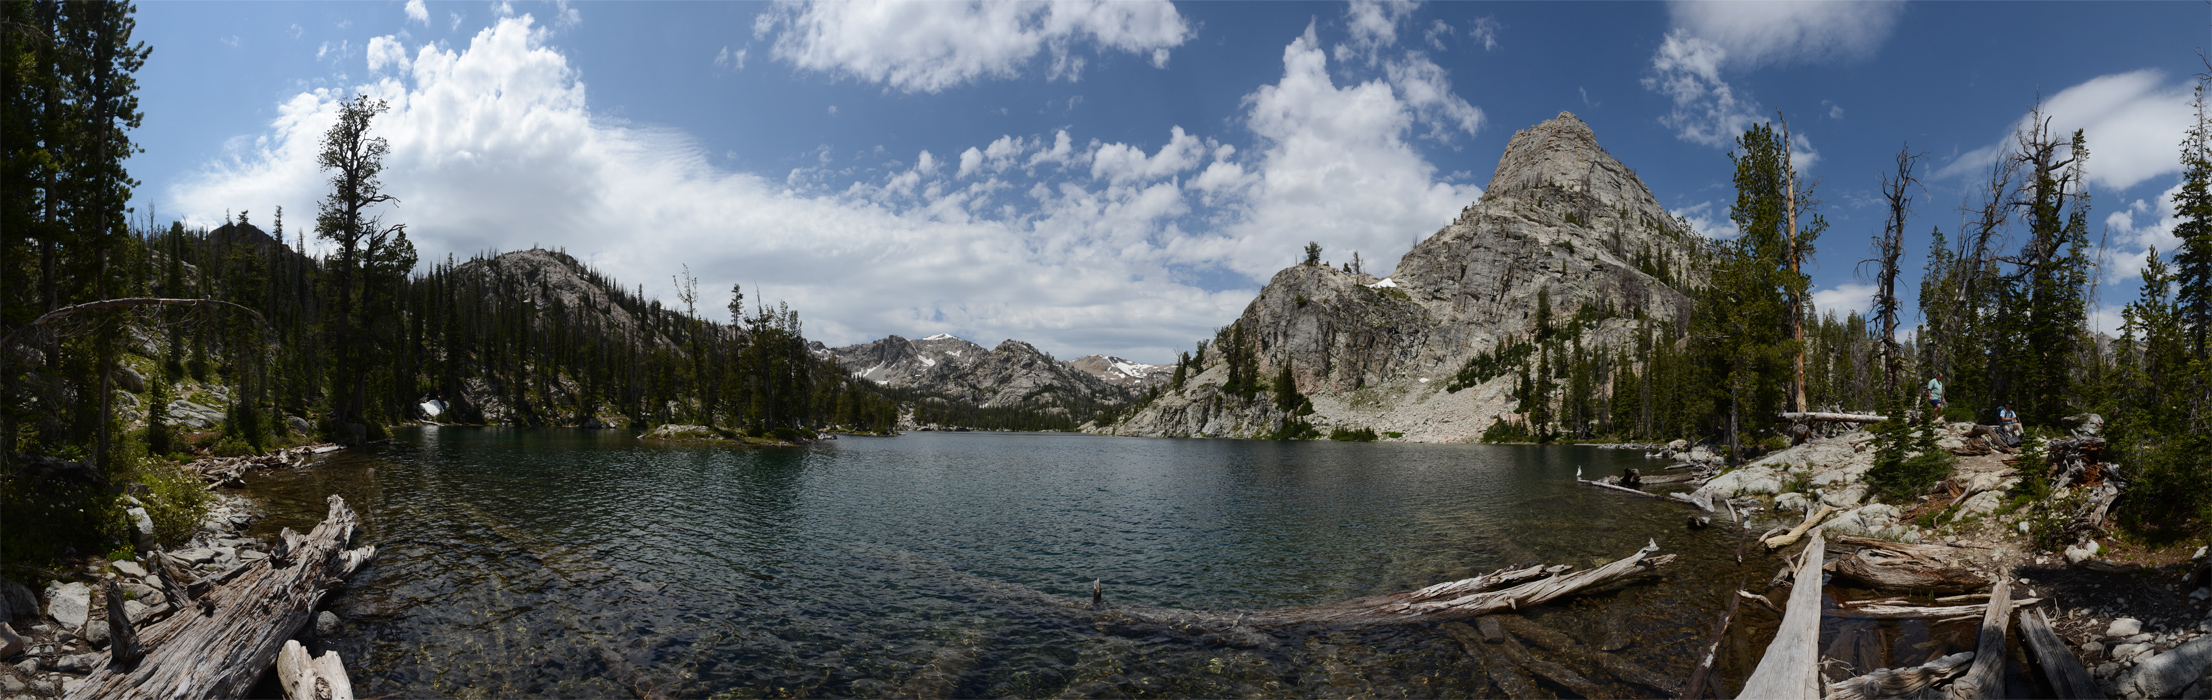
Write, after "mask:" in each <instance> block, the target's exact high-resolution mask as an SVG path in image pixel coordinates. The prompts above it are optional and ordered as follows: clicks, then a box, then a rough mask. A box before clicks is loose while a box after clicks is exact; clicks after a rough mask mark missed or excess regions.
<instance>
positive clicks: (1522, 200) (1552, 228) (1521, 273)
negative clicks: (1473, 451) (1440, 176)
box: [1095, 112, 1702, 441]
mask: <svg viewBox="0 0 2212 700" xmlns="http://www.w3.org/2000/svg"><path fill="white" fill-rule="evenodd" d="M1701 241H1702V239H1701V238H1700V237H1699V236H1698V235H1697V234H1696V233H1695V232H1693V231H1692V230H1691V229H1690V227H1689V226H1688V225H1687V224H1685V223H1683V222H1682V221H1680V220H1678V219H1676V218H1675V217H1674V216H1673V215H1671V214H1669V213H1668V212H1667V211H1666V209H1665V208H1664V207H1661V206H1660V205H1659V203H1658V200H1657V199H1656V198H1654V197H1653V196H1652V194H1651V191H1650V189H1649V188H1647V187H1646V186H1645V185H1644V183H1643V181H1642V180H1641V179H1639V178H1637V176H1636V174H1635V172H1634V171H1632V170H1630V169H1629V168H1628V167H1627V166H1625V165H1622V164H1621V163H1620V161H1618V160H1615V159H1614V158H1613V157H1612V156H1611V155H1610V154H1608V153H1606V152H1605V149H1604V148H1603V147H1601V146H1599V145H1598V142H1597V137H1596V135H1595V134H1594V133H1593V132H1591V130H1590V127H1589V126H1588V125H1586V124H1584V123H1582V121H1581V120H1580V119H1577V118H1575V116H1574V115H1573V114H1569V113H1565V112H1562V113H1560V115H1559V116H1558V117H1557V118H1555V119H1552V120H1549V121H1546V122H1544V123H1542V124H1538V125H1536V126H1534V127H1531V128H1528V129H1525V130H1522V131H1520V132H1518V133H1516V134H1514V135H1513V138H1512V140H1511V141H1510V142H1509V143H1508V144H1507V146H1506V150H1505V154H1504V156H1503V157H1502V158H1500V159H1499V161H1498V168H1497V171H1496V172H1495V173H1494V174H1493V175H1492V176H1491V180H1490V186H1489V188H1488V189H1487V190H1485V192H1484V194H1483V196H1482V198H1481V199H1480V200H1479V201H1477V202H1475V203H1473V204H1470V205H1468V206H1467V207H1466V208H1465V209H1463V210H1462V211H1461V213H1460V215H1459V217H1458V218H1457V219H1455V220H1453V221H1452V222H1451V223H1450V224H1448V225H1446V226H1445V227H1444V228H1443V229H1441V230H1439V231H1437V232H1435V234H1434V235H1431V236H1429V237H1428V238H1427V239H1426V240H1423V241H1421V242H1420V243H1419V244H1418V245H1415V246H1414V248H1413V250H1412V251H1411V252H1408V253H1406V255H1405V257H1403V258H1401V259H1400V260H1399V263H1398V266H1397V269H1396V270H1395V271H1394V272H1393V273H1392V274H1391V275H1390V276H1389V277H1386V278H1381V279H1377V278H1375V277H1372V276H1368V275H1364V274H1360V273H1357V272H1349V271H1344V270H1340V269H1335V268H1331V267H1328V266H1326V265H1299V266H1295V267H1291V268H1289V269H1286V270H1283V271H1281V272H1278V273H1276V275H1275V277H1274V278H1273V279H1271V280H1269V282H1268V284H1267V286H1266V287H1265V288H1264V289H1262V290H1261V292H1260V294H1259V297H1258V298H1256V299H1253V300H1252V303H1251V304H1250V305H1249V306H1247V307H1246V308H1245V311H1244V313H1243V314H1242V315H1241V316H1240V317H1239V318H1238V319H1237V321H1236V323H1237V324H1238V325H1240V326H1241V327H1242V328H1243V329H1244V331H1245V333H1246V334H1247V336H1248V337H1249V338H1250V342H1251V343H1252V346H1253V350H1254V355H1255V357H1256V359H1257V364H1258V376H1260V377H1275V376H1277V375H1278V373H1279V372H1280V370H1281V367H1282V365H1283V364H1284V363H1288V364H1289V366H1290V369H1291V374H1292V376H1293V377H1295V378H1296V381H1297V383H1298V388H1299V390H1300V391H1301V392H1304V393H1305V394H1307V395H1309V396H1310V397H1312V400H1313V405H1314V415H1313V416H1311V417H1310V418H1309V420H1310V421H1312V422H1313V423H1315V424H1317V425H1321V426H1328V425H1339V426H1347V427H1368V428H1373V429H1375V430H1377V431H1380V432H1385V433H1400V434H1402V437H1400V438H1398V439H1405V440H1421V441H1459V440H1469V439H1474V438H1478V437H1479V436H1480V435H1481V433H1482V431H1483V430H1484V429H1485V428H1487V427H1488V426H1489V425H1490V424H1491V422H1492V421H1494V420H1496V419H1497V418H1499V417H1500V416H1504V415H1507V414H1509V413H1511V412H1512V411H1515V410H1517V408H1518V407H1517V406H1515V405H1514V404H1513V403H1512V401H1511V400H1510V397H1509V396H1508V394H1510V391H1508V390H1507V389H1508V388H1509V383H1510V379H1509V378H1508V377H1506V376H1498V377H1476V378H1475V380H1476V381H1473V382H1469V385H1471V386H1472V389H1468V390H1462V391H1459V392H1456V393H1455V392H1447V391H1446V390H1445V389H1446V386H1447V385H1449V384H1450V383H1451V380H1452V378H1453V376H1454V375H1455V374H1457V373H1458V371H1459V370H1460V369H1461V368H1462V367H1463V366H1465V365H1466V363H1467V362H1468V360H1469V359H1471V358H1473V357H1475V356H1476V355H1477V354H1479V353H1482V352H1484V351H1489V350H1493V349H1495V348H1500V347H1502V346H1504V345H1505V344H1507V343H1508V342H1510V341H1513V340H1516V339H1522V338H1527V337H1529V336H1530V335H1531V334H1532V332H1533V331H1534V330H1535V329H1536V328H1537V326H1538V319H1536V318H1535V314H1536V312H1537V307H1538V303H1537V297H1538V293H1539V291H1548V293H1549V297H1550V305H1551V310H1552V314H1553V316H1554V318H1553V319H1552V321H1553V322H1554V323H1555V324H1557V325H1564V324H1565V322H1566V321H1567V319H1569V318H1572V317H1575V316H1576V315H1577V313H1578V312H1580V313H1581V316H1582V317H1583V318H1585V319H1586V320H1587V323H1586V325H1585V327H1584V328H1583V329H1582V335H1581V336H1580V338H1579V339H1578V342H1580V343H1581V344H1582V345H1583V346H1584V347H1585V348H1590V347H1617V346H1619V345H1620V344H1622V343H1626V342H1629V341H1630V340H1631V339H1632V338H1634V337H1635V329H1636V328H1637V326H1638V325H1639V324H1642V323H1662V324H1679V323H1684V322H1686V319H1687V314H1688V309H1689V299H1688V297H1687V296H1686V295H1685V294H1683V292H1682V291H1680V290H1681V289H1686V288H1688V286H1689V282H1690V281H1691V280H1685V279H1681V278H1680V277H1679V273H1677V272H1676V271H1679V270H1684V269H1688V268H1690V267H1691V265H1690V264H1689V263H1690V261H1692V260H1694V259H1696V258H1697V256H1698V250H1699V247H1700V246H1701V245H1702V243H1701ZM1584 309H1588V310H1587V311H1584ZM1206 361H1207V367H1206V370H1205V371H1203V372H1200V373H1199V374H1198V377H1197V378H1195V379H1193V380H1190V381H1186V382H1185V385H1184V388H1183V389H1182V390H1181V391H1179V392H1170V393H1168V394H1166V395H1163V396H1162V397H1160V398H1159V399H1158V400H1155V401H1153V402H1152V403H1151V404H1150V405H1148V406H1146V407H1145V408H1144V409H1142V410H1139V411H1136V412H1133V413H1132V414H1131V415H1129V416H1127V417H1126V418H1124V419H1123V420H1122V421H1121V422H1119V423H1117V424H1114V425H1109V426H1099V427H1096V428H1095V429H1096V430H1097V431H1099V432H1108V433H1117V434H1125V435H1221V436H1234V437H1249V436H1252V435H1257V434H1260V433H1265V432H1268V431H1272V430H1274V429H1275V427H1276V426H1274V425H1271V424H1269V421H1268V420H1266V419H1265V417H1264V416H1263V415H1262V414H1263V413H1264V412H1265V411H1263V410H1261V409H1258V408H1249V407H1238V406H1226V407H1216V404H1215V402H1214V400H1213V398H1212V396H1213V394H1211V393H1209V392H1210V391H1212V387H1218V386H1220V384H1221V383H1222V382H1224V381H1226V379H1227V374H1226V373H1225V372H1216V371H1215V370H1216V369H1218V368H1219V366H1220V363H1221V353H1209V357H1207V358H1206ZM1469 391H1472V392H1473V394H1472V395H1469ZM1257 403H1264V402H1257ZM1255 405H1256V404H1255ZM1224 410H1226V411H1234V412H1242V414H1241V415H1240V416H1238V417H1234V418H1232V417H1228V416H1223V415H1219V412H1220V411H1224ZM1270 410H1271V409H1270ZM1227 426H1243V427H1242V428H1236V429H1229V428H1227ZM1221 430H1227V432H1217V431H1221Z"/></svg>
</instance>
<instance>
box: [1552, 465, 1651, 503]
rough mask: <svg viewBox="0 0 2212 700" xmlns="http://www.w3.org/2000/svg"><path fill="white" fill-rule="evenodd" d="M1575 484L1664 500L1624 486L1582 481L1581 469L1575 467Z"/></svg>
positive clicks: (1587, 480)
mask: <svg viewBox="0 0 2212 700" xmlns="http://www.w3.org/2000/svg"><path fill="white" fill-rule="evenodd" d="M1575 483H1578V484H1582V485H1584V486H1596V487H1598V488H1601V489H1612V490H1615V491H1619V492H1621V493H1628V494H1635V495H1638V496H1643V497H1645V498H1659V499H1664V498H1666V497H1665V496H1661V495H1659V494H1656V493H1645V492H1642V491H1638V490H1636V489H1632V488H1629V487H1626V486H1616V485H1613V484H1608V483H1605V482H1603V481H1591V480H1589V479H1584V478H1582V468H1581V467H1576V468H1575Z"/></svg>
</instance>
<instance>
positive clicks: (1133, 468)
mask: <svg viewBox="0 0 2212 700" xmlns="http://www.w3.org/2000/svg"><path fill="white" fill-rule="evenodd" d="M343 454H344V456H342V457H341V458H339V459H336V460H333V461H332V462H329V463H326V464H324V465H322V466H320V467H318V468H316V469H314V470H310V471H303V472H273V473H268V474H264V475H260V476H257V477H256V478H255V479H254V481H253V482H252V483H251V484H250V485H249V487H248V491H249V492H251V493H252V494H253V495H255V496H257V497H260V498H263V499H266V500H267V501H268V502H269V503H270V504H271V511H272V514H271V517H270V518H269V519H267V520H265V521H263V522H261V523H260V524H259V525H257V527H258V528H260V529H264V530H269V531H274V530H275V529H277V528H279V527H284V526H290V527H293V528H295V529H300V530H305V529H306V528H308V527H311V526H312V525H313V523H314V522H315V521H317V520H319V519H320V518H321V515H322V497H323V496H324V495H325V494H328V493H338V494H341V495H343V496H345V497H346V499H347V500H348V501H349V502H350V503H352V504H354V505H355V507H356V508H357V509H359V510H361V511H362V514H363V519H364V521H365V522H366V525H367V531H366V534H365V540H364V541H368V542H373V543H376V544H378V545H379V546H380V547H381V548H382V549H381V553H380V554H379V556H378V558H377V559H376V560H375V561H374V562H373V563H372V564H371V565H370V566H369V567H367V568H366V569H364V570H363V572H362V573H361V574H360V575H358V576H356V577H355V579H354V580H353V582H352V587H351V588H350V589H349V590H348V591H347V592H345V593H344V594H343V595H342V596H340V597H339V598H338V599H337V600H336V603H335V605H334V606H333V610H335V611H336V612H337V613H338V614H339V615H340V616H341V617H342V618H343V619H344V620H345V623H344V624H343V625H342V630H341V632H340V633H339V634H338V635H336V636H335V638H334V639H333V640H331V641H330V642H329V645H330V647H331V648H334V649H337V650H338V651H339V652H340V653H341V654H342V655H343V656H344V657H345V658H346V660H347V664H348V666H349V667H350V668H352V669H354V670H353V682H354V686H355V689H356V692H357V693H358V694H359V696H361V697H377V696H384V695H392V694H398V695H409V696H412V695H426V694H427V695H455V696H470V697H502V696H512V695H555V696H571V697H573V696H594V697H598V696H633V695H634V696H730V697H762V696H775V697H793V696H795V697H817V696H862V697H883V696H955V697H970V696H1019V697H1048V696H1116V697H1119V696H1185V697H1191V696H1196V697H1216V696H1278V697H1279V696H1320V697H1341V696H1347V695H1374V696H1389V697H1433V696H1484V695H1491V696H1494V695H1496V694H1497V693H1498V690H1497V689H1496V688H1493V687H1490V686H1489V685H1488V683H1487V681H1486V680H1485V676H1484V672H1483V669H1482V666H1481V664H1482V661H1481V660H1480V659H1479V658H1477V657H1473V656H1470V655H1469V654H1468V653H1467V652H1466V650H1465V649H1464V648H1463V647H1461V646H1460V645H1459V644H1458V643H1457V642H1455V641H1453V640H1452V639H1451V638H1450V637H1448V636H1446V635H1444V634H1442V633H1440V632H1439V631H1438V630H1437V629H1436V628H1435V627H1434V626H1432V625H1402V626H1395V627H1386V628H1377V629H1366V630H1340V629H1329V628H1311V629H1307V628H1291V629H1273V630H1264V634H1263V635H1261V637H1262V638H1260V639H1244V640H1235V641H1234V643H1231V642H1227V641H1223V640H1219V639H1203V638H1192V637H1190V636H1189V635H1183V634H1179V633H1177V632H1175V631H1173V630H1165V629H1143V628H1126V627H1113V626H1102V625H1100V624H1098V623H1097V622H1095V621H1094V619H1093V618H1092V617H1090V616H1086V615H1083V614H1080V613H1079V612H1075V611H1074V608H1071V607H1066V606H1059V605H1052V604H1043V603H1040V602H1039V596H1038V595H1037V594H1039V593H1041V594H1044V595H1049V596H1062V597H1065V598H1066V599H1068V600H1070V601H1078V600H1080V601H1087V600H1088V598H1089V595H1090V591H1091V585H1092V582H1093V581H1094V580H1096V581H1100V582H1101V585H1102V586H1103V588H1104V594H1105V599H1106V602H1107V603H1109V604H1113V603H1131V604H1143V605H1150V606H1160V607H1171V608H1184V609H1203V610H1228V609H1256V608H1269V607H1280V606H1294V605H1311V604H1318V603H1327V602H1334V601H1339V600H1344V599H1347V598H1354V597H1359V596H1367V595H1376V594H1382V593H1390V592H1394V591H1400V590H1405V589H1410V588H1415V587H1419V586H1423V585H1427V584H1430V583H1435V582H1439V581H1445V580H1451V579H1456V578H1462V577H1466V576H1472V575H1476V574H1479V573H1484V572H1488V571H1491V570H1494V569H1497V568H1499V567H1502V566H1506V565H1511V564H1521V563H1536V562H1544V563H1566V564H1575V565H1577V566H1584V567H1586V566H1592V565H1595V564H1599V563H1602V562H1604V561H1609V560H1612V559H1615V558H1618V557H1621V556H1624V555H1626V554H1628V553H1630V552H1632V551H1634V550H1635V549H1637V548H1638V547H1641V546H1643V545H1644V544H1645V542H1646V541H1647V540H1651V539H1656V540H1657V541H1658V542H1659V544H1660V545H1661V547H1662V548H1663V549H1662V551H1665V552H1672V553H1676V554H1678V555H1680V556H1681V560H1679V561H1677V562H1676V563H1675V564H1674V565H1672V566H1669V567H1667V568H1665V569H1663V571H1664V572H1665V573H1664V575H1663V576H1660V577H1654V578H1648V579H1645V580H1643V581H1640V582H1637V583H1634V584H1630V585H1626V586H1619V587H1615V588H1612V589H1609V590H1606V591H1602V592H1599V593H1596V594H1593V595H1586V596H1582V597H1578V598H1573V599H1569V600H1566V601H1561V602H1560V603H1556V604H1553V605H1549V606H1545V607H1544V608H1543V609H1540V610H1531V611H1527V612H1526V613H1525V614H1526V615H1527V616H1528V617H1529V619H1531V620H1533V621H1535V622H1537V623H1539V624H1542V625H1545V626H1547V627H1551V628H1553V629H1556V630H1559V631H1562V632H1565V633H1567V634H1569V635H1572V636H1574V637H1576V638H1577V639H1578V640H1579V641H1583V642H1587V643H1590V644H1593V645H1597V644H1603V645H1605V646H1607V647H1614V648H1619V651H1618V652H1617V653H1619V654H1620V655H1621V656H1623V657H1626V658H1629V659H1631V660H1634V661H1635V662H1637V663H1640V664H1642V665H1644V666H1646V667H1649V668H1651V669H1653V670H1655V671H1658V672H1660V673H1662V674H1667V675H1671V676H1673V677H1676V678H1682V677H1687V676H1688V675H1689V671H1690V668H1691V666H1692V664H1694V662H1695V658H1694V656H1695V654H1696V653H1697V652H1698V651H1700V650H1701V649H1700V647H1702V645H1703V640H1704V639H1705V638H1706V637H1707V636H1708V635H1709V634H1710V631H1711V625H1712V624H1713V621H1714V620H1715V619H1716V618H1717V617H1718V615H1719V611H1720V609H1721V608H1722V607H1723V606H1724V605H1725V604H1726V601H1727V599H1728V596H1729V595H1730V594H1731V593H1732V592H1733V590H1734V589H1735V588H1736V587H1737V585H1738V584H1739V583H1741V582H1742V581H1744V580H1746V579H1755V580H1756V581H1755V583H1763V582H1764V581H1765V579H1766V577H1767V576H1769V575H1771V574H1772V572H1773V569H1774V564H1773V561H1772V560H1771V559H1767V558H1756V560H1755V561H1753V562H1752V563H1751V564H1746V565H1740V566H1739V565H1737V564H1736V563H1735V560H1734V556H1735V552H1736V547H1737V546H1738V544H1739V542H1740V539H1741V537H1742V534H1741V532H1740V531H1739V530H1738V529H1737V528H1734V527H1714V528H1710V529H1707V530H1701V531H1692V530H1688V529H1686V528H1685V527H1684V526H1683V522H1682V518H1683V516H1684V514H1685V513H1686V512H1687V510H1686V508H1685V507H1684V506H1681V505H1677V504H1672V503H1666V502H1661V501H1657V500H1652V499H1640V498H1635V497H1631V496H1625V495H1621V494H1612V493H1607V492H1604V491H1601V490H1597V489H1591V488H1587V487H1580V486H1577V485H1575V484H1574V482H1573V479H1572V476H1573V474H1574V472H1575V469H1576V468H1577V467H1583V468H1586V469H1587V470H1588V471H1589V472H1590V473H1591V474H1593V475H1595V474H1602V473H1616V472H1618V470H1619V469H1620V468H1622V467H1624V466H1640V467H1645V468H1647V469H1648V468H1649V466H1650V464H1649V463H1647V462H1645V460H1643V458H1642V457H1641V455H1640V454H1637V453H1632V452H1628V451H1612V450H1598V449H1592V448H1582V447H1522V446H1497V445H1415V444H1387V443H1369V444H1359V443H1331V442H1267V441H1230V440H1163V439H1138V438H1111V437H1096V436H1082V435H1061V434H992V433H918V434H912V435H906V436H901V437H896V438H853V437H848V438H844V439H840V440H836V441H832V442H825V443H822V444H818V445H815V446H810V447H805V448H788V449H746V448H731V447H720V446H695V445H662V444H650V443H640V442H639V441H637V440H635V439H634V438H633V437H631V436H630V435H629V434H628V433H622V432H615V431H580V430H520V429H496V428H418V429H410V430H406V431H402V432H401V433H400V435H399V436H398V439H396V440H395V441H394V442H393V444H390V445H386V446H382V447H377V448H372V449H370V450H367V451H362V452H358V453H351V452H349V453H343ZM1755 590H1756V588H1755ZM1765 624H1766V628H1765V630H1761V629H1760V625H1761V622H1760V621H1759V620H1758V619H1757V616H1747V617H1746V618H1745V621H1744V623H1743V628H1742V631H1741V632H1740V633H1739V634H1738V635H1736V640H1735V641H1734V642H1732V644H1733V645H1734V646H1738V647H1745V649H1744V651H1747V652H1748V653H1738V654H1736V656H1738V657H1749V658H1739V659H1737V660H1735V661H1731V662H1729V663H1726V664H1724V667H1723V672H1722V674H1721V675H1722V686H1723V687H1724V688H1733V687H1734V686H1735V684H1737V683H1740V680H1741V677H1742V676H1743V675H1745V674H1747V673H1748V664H1749V663H1750V662H1751V660H1752V659H1754V658H1755V656H1756V650H1757V649H1758V648H1762V647H1763V646H1764V639H1765V638H1766V636H1769V635H1771V616H1768V618H1767V620H1766V622H1765ZM1570 665H1572V664H1570ZM1585 674H1586V675H1590V677H1591V680H1592V681H1593V682H1597V683H1600V684H1604V687H1605V688H1607V689H1608V694H1612V695H1618V696H1624V697H1634V696H1645V695H1650V694H1651V691H1649V690H1646V689H1642V688H1639V687H1636V686H1630V685H1625V684H1613V683H1611V681H1610V680H1609V679H1608V678H1607V677H1606V676H1604V675H1603V674H1602V673H1600V672H1598V671H1596V670H1589V669H1585ZM1545 688H1546V689H1547V690H1548V691H1552V692H1561V693H1564V692H1565V691H1564V689H1559V688H1551V687H1549V686H1545Z"/></svg>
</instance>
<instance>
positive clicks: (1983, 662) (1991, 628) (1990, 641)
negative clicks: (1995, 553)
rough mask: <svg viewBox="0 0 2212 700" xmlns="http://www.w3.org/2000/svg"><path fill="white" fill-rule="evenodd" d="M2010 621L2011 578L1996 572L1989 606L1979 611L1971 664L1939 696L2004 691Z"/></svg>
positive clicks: (1968, 699)
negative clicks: (1979, 619) (1979, 620)
mask: <svg viewBox="0 0 2212 700" xmlns="http://www.w3.org/2000/svg"><path fill="white" fill-rule="evenodd" d="M2011 624H2012V578H2011V577H2009V576H2000V577H1998V578H1997V585H1996V587H1994V588H1992V589H1990V591H1989V609H1988V610H1986V611H1984V612H1983V613H1982V631H1981V639H1980V640H1979V643H1978V644H1976V645H1975V647H1974V667H1973V668H1969V669H1967V670H1966V676H1965V677H1962V678H1960V679H1959V680H1958V682H1956V683H1952V684H1951V688H1950V690H1948V691H1946V692H1945V693H1944V694H1943V696H1944V697H1946V698H1950V699H1951V700H1982V699H1986V698H1995V697H1998V696H1999V695H2000V694H2002V693H2004V692H2005V655H2006V652H2005V628H2006V627H2007V626H2010V625H2011Z"/></svg>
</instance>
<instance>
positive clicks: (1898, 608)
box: [1824, 598, 2043, 620]
mask: <svg viewBox="0 0 2212 700" xmlns="http://www.w3.org/2000/svg"><path fill="white" fill-rule="evenodd" d="M2041 602H2043V599H2042V598H2021V599H2019V600H2016V601H2013V602H2012V605H2013V606H2015V607H2025V606H2029V605H2034V604H2036V603H2041ZM1988 609H1989V604H1988V603H1969V604H1966V605H1946V606H1939V607H1920V606H1912V605H1865V606H1860V607H1856V608H1836V609H1834V610H1830V611H1828V612H1827V613H1825V614H1824V616H1826V617H1838V618H1850V619H1856V620H1943V619H1950V618H1955V617H1973V616H1976V615H1981V614H1983V611H1986V610H1988Z"/></svg>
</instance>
